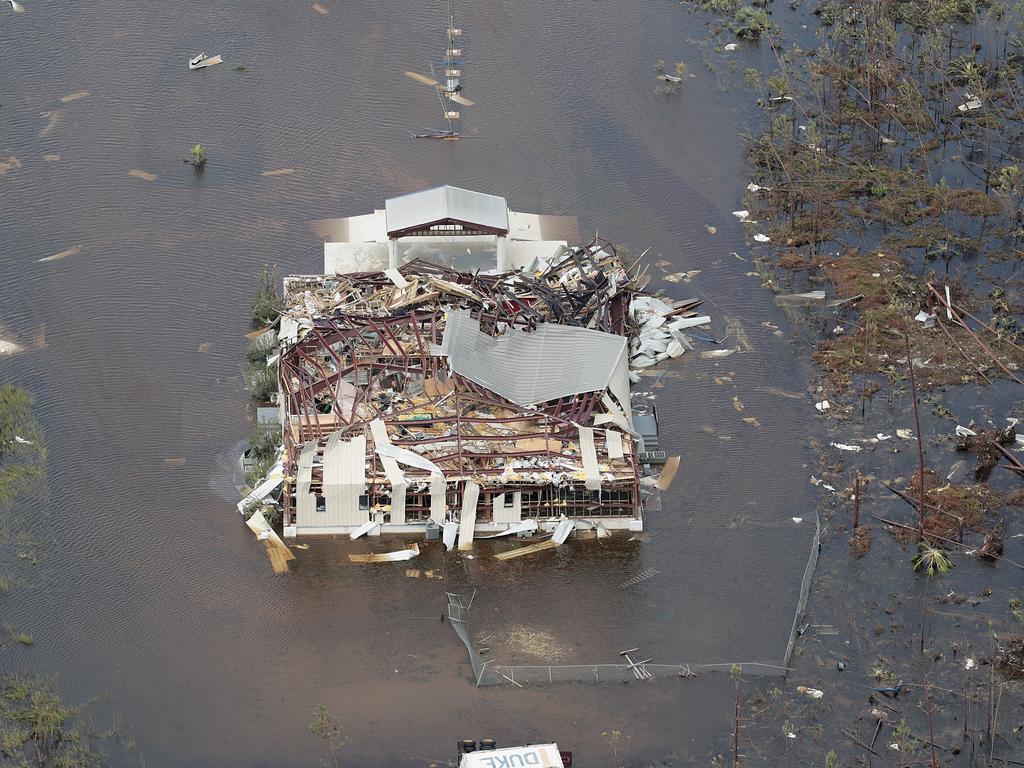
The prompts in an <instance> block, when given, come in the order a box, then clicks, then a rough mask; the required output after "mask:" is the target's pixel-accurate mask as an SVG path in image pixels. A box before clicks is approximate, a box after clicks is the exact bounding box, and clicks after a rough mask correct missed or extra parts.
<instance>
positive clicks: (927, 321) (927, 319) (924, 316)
mask: <svg viewBox="0 0 1024 768" xmlns="http://www.w3.org/2000/svg"><path fill="white" fill-rule="evenodd" d="M914 319H915V320H917V322H919V323H923V324H924V327H925V328H934V327H935V315H934V314H931V315H930V314H928V313H927V312H925V311H924V310H923V309H922V310H921V311H920V312H918V313H917V314H916V315H915V316H914Z"/></svg>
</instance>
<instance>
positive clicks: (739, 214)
mask: <svg viewBox="0 0 1024 768" xmlns="http://www.w3.org/2000/svg"><path fill="white" fill-rule="evenodd" d="M732 215H733V216H735V217H736V218H737V219H745V218H747V216H749V215H750V211H733V212H732Z"/></svg>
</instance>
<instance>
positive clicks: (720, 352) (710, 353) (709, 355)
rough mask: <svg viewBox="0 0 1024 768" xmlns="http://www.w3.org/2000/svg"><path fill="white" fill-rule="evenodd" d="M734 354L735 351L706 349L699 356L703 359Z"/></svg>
mask: <svg viewBox="0 0 1024 768" xmlns="http://www.w3.org/2000/svg"><path fill="white" fill-rule="evenodd" d="M734 352H736V350H735V349H706V350H704V351H703V352H701V353H700V356H701V357H704V358H718V357H728V356H729V355H731V354H733V353H734Z"/></svg>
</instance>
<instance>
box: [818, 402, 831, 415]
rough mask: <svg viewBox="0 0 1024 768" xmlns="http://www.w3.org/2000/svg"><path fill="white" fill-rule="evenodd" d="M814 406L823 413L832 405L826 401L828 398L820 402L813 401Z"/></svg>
mask: <svg viewBox="0 0 1024 768" xmlns="http://www.w3.org/2000/svg"><path fill="white" fill-rule="evenodd" d="M814 407H815V408H816V409H817V410H818V413H824V412H825V411H827V410H828V409H829V408H831V407H832V406H831V404H830V403H829V402H828V400H822V401H821V402H820V403H815V404H814Z"/></svg>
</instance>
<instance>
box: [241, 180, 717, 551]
mask: <svg viewBox="0 0 1024 768" xmlns="http://www.w3.org/2000/svg"><path fill="white" fill-rule="evenodd" d="M545 219H546V217H539V216H533V215H530V214H518V213H515V212H512V211H509V210H508V208H507V204H506V203H505V200H504V199H503V198H500V197H495V196H493V195H483V194H481V193H477V192H471V191H468V190H462V189H458V188H455V187H439V188H436V189H432V190H426V191H424V192H420V193H415V194H412V195H405V196H403V197H400V198H395V199H392V200H388V201H387V204H386V208H385V209H384V210H383V211H377V212H375V213H374V214H369V215H368V216H364V217H352V218H350V219H343V220H340V221H339V222H337V223H336V225H335V228H334V232H333V237H334V239H333V240H332V241H329V242H327V243H325V246H324V257H325V258H324V261H325V274H323V275H293V276H289V277H286V278H285V279H284V299H285V309H284V311H283V313H282V315H281V321H280V328H279V331H278V347H277V350H276V351H275V354H274V355H273V356H272V358H271V360H270V363H271V364H275V363H276V365H277V371H278V386H279V392H278V405H279V410H280V419H281V424H282V439H283V447H282V449H281V456H280V460H279V462H278V467H277V477H278V480H277V481H276V482H274V483H273V486H274V488H275V489H276V488H277V487H279V486H283V491H282V493H281V502H280V503H281V505H282V506H283V513H284V534H285V536H286V537H287V536H295V535H300V534H323V533H340V532H350V533H351V532H353V531H357V530H359V531H366V530H370V529H371V528H375V527H376V526H380V529H382V530H384V531H394V532H411V531H421V532H422V531H425V529H431V528H433V529H434V530H437V528H439V527H440V528H444V537H445V540H446V543H448V544H449V546H451V544H452V543H453V540H454V537H455V534H456V531H457V532H458V535H459V537H460V539H461V541H463V542H464V541H466V540H467V539H468V540H470V541H471V540H472V538H473V536H474V534H475V533H477V532H487V531H490V532H500V531H502V530H507V529H509V528H510V527H513V526H522V524H523V523H524V522H526V521H535V522H536V526H531V528H533V529H537V528H539V529H548V530H550V529H552V528H554V527H555V526H556V525H558V523H559V522H560V521H561V522H563V524H564V522H565V521H572V523H573V524H574V525H577V526H578V527H595V526H597V527H599V528H600V529H602V530H606V529H628V530H632V531H639V530H642V528H643V515H644V495H643V493H642V491H643V488H642V485H643V484H642V482H641V478H642V475H643V471H644V466H645V465H649V464H651V463H656V462H657V461H658V459H659V457H661V458H662V459H663V457H664V454H663V453H660V452H658V451H657V448H658V446H657V445H656V439H657V437H656V417H655V415H654V414H653V412H652V413H642V412H640V410H639V409H634V405H633V402H632V398H631V393H630V385H631V381H636V380H639V374H638V372H637V371H638V370H639V369H641V368H645V367H648V366H650V365H653V364H655V363H656V362H659V361H660V360H663V359H666V358H668V357H678V356H679V355H681V354H682V353H683V351H684V349H685V348H687V346H688V345H687V339H686V337H685V336H684V335H683V334H682V333H681V329H682V328H684V327H688V325H692V322H690V323H688V321H687V317H688V316H690V315H692V314H693V313H692V312H691V311H690V310H692V308H693V307H694V306H696V304H698V303H699V301H698V300H689V301H685V302H676V303H670V302H666V301H662V300H660V299H657V298H654V297H651V296H646V295H643V294H642V293H640V289H641V288H642V281H640V280H638V276H637V275H636V274H635V273H634V272H633V271H632V270H631V267H630V266H629V265H628V264H627V263H626V262H625V261H624V260H623V259H622V258H621V257H620V256H619V254H618V253H617V252H616V249H615V248H614V247H613V246H612V244H611V243H610V242H608V241H607V240H601V239H595V240H593V241H592V242H590V243H589V244H587V245H586V246H582V247H580V246H569V245H568V242H567V241H566V240H560V239H557V238H552V239H546V238H547V237H549V233H550V232H551V231H552V226H551V222H550V221H546V220H545ZM556 223H557V224H559V226H563V227H564V220H560V221H558V222H556ZM474 250H475V251H476V254H475V256H474ZM467 256H468V257H469V258H468V259H467V258H466V257H467ZM473 258H476V259H477V260H478V263H475V264H474V263H472V260H473ZM491 258H493V261H492V262H491V263H490V265H486V264H484V263H479V261H480V260H484V261H486V260H487V259H491ZM465 261H470V262H471V264H470V266H466V265H465V264H464V263H463V262H465ZM485 267H486V268H485ZM267 487H269V485H268V484H265V485H264V486H261V488H260V489H257V491H255V492H254V493H255V494H256V496H257V497H259V495H260V494H262V493H264V492H265V491H266V488H267ZM522 527H525V526H522ZM449 533H450V537H449Z"/></svg>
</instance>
